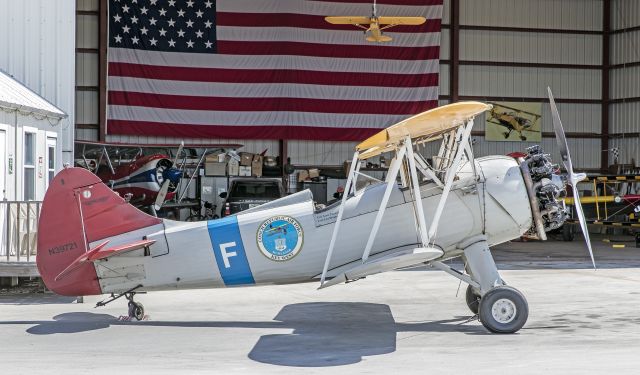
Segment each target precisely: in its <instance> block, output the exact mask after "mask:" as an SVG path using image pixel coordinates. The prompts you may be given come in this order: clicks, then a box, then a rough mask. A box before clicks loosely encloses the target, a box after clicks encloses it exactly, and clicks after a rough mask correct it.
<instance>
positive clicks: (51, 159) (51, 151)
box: [47, 138, 56, 186]
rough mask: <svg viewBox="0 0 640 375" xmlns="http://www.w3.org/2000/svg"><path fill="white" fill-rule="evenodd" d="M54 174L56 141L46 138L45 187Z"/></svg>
mask: <svg viewBox="0 0 640 375" xmlns="http://www.w3.org/2000/svg"><path fill="white" fill-rule="evenodd" d="M55 174H56V139H55V138H47V186H49V183H50V182H51V180H53V176H55Z"/></svg>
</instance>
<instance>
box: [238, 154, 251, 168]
mask: <svg viewBox="0 0 640 375" xmlns="http://www.w3.org/2000/svg"><path fill="white" fill-rule="evenodd" d="M252 162H253V154H252V153H250V152H241V153H240V165H241V166H245V167H250V166H251V163H252Z"/></svg>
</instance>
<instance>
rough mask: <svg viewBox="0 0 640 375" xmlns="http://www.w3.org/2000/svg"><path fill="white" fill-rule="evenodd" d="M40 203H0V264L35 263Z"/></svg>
mask: <svg viewBox="0 0 640 375" xmlns="http://www.w3.org/2000/svg"><path fill="white" fill-rule="evenodd" d="M41 205H42V202H41V201H7V200H2V201H0V262H35V261H36V251H37V244H38V220H39V219H40V208H41Z"/></svg>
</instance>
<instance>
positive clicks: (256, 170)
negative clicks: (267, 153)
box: [251, 155, 263, 177]
mask: <svg viewBox="0 0 640 375" xmlns="http://www.w3.org/2000/svg"><path fill="white" fill-rule="evenodd" d="M262 161H263V156H262V155H254V156H253V161H252V162H251V175H252V176H255V177H262Z"/></svg>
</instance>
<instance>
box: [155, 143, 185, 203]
mask: <svg viewBox="0 0 640 375" xmlns="http://www.w3.org/2000/svg"><path fill="white" fill-rule="evenodd" d="M183 147H184V141H182V142H180V147H178V152H176V157H175V158H174V159H173V163H172V164H171V166H170V167H169V168H167V169H171V168H173V167H175V166H176V165H177V164H178V157H179V156H180V153H181V152H182V148H183ZM169 184H171V179H170V178H165V180H164V182H163V183H162V186H161V187H160V191H158V195H157V196H156V201H155V202H154V204H153V208H155V209H156V211H157V210H159V209H160V208H161V207H162V204H163V203H164V200H165V198H166V197H167V193H168V192H169Z"/></svg>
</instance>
